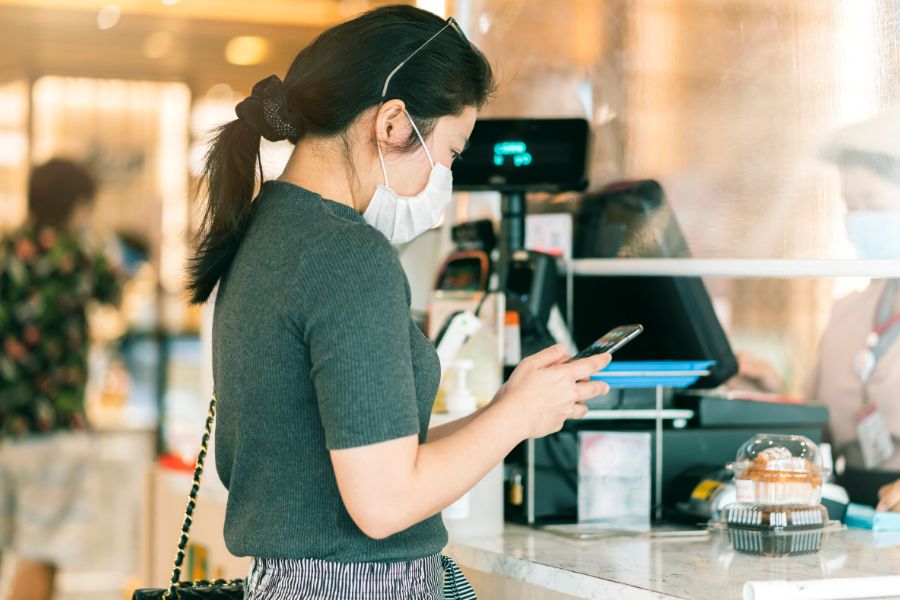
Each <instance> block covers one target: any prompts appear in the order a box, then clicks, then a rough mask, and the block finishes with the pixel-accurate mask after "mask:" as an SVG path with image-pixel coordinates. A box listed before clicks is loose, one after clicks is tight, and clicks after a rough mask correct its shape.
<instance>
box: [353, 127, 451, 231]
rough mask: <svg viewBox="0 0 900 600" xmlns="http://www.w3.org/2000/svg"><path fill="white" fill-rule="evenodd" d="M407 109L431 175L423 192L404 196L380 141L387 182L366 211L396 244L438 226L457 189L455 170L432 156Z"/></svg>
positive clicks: (379, 154)
mask: <svg viewBox="0 0 900 600" xmlns="http://www.w3.org/2000/svg"><path fill="white" fill-rule="evenodd" d="M404 113H405V114H406V118H408V119H409V122H410V124H411V125H412V128H413V131H415V132H416V137H418V138H419V142H420V143H421V144H422V148H423V149H424V150H425V156H427V157H428V163H429V164H430V165H431V175H429V177H428V183H426V184H425V189H423V190H422V191H421V192H419V193H418V194H416V195H415V196H400V195H399V194H397V192H395V191H394V190H392V189H391V187H390V184H389V183H388V175H387V169H386V168H385V166H384V155H383V154H382V153H381V144H377V146H378V159H379V160H380V161H381V172H382V174H383V175H384V185H379V186H378V187H376V188H375V193H374V194H373V195H372V201H371V202H370V203H369V206H368V208H366V211H365V212H364V213H363V218H364V219H365V220H366V222H367V223H369V225H371V226H372V227H374V228H375V229H377V230H378V231H380V232H381V233H383V234H384V235H385V237H387V239H388V240H390V242H391V243H392V244H403V243H406V242H408V241H410V240H412V239H413V238H415V237H418V236H420V235H422V234H423V233H425V232H426V231H428V230H429V229H431V228H432V227H434V226H435V225H436V224H437V222H438V221H440V219H441V215H442V214H443V213H444V209H445V208H446V207H447V204H449V203H450V198H451V195H452V193H453V174H452V173H451V171H450V169H448V168H447V167H445V166H444V165H442V164H440V163H437V162H435V161H434V160H433V159H432V157H431V152H429V151H428V146H427V145H426V144H425V139H424V138H423V137H422V134H421V133H419V128H418V127H416V124H415V123H414V122H413V120H412V117H410V116H409V113H407V112H406V111H405V110H404ZM376 143H377V142H376Z"/></svg>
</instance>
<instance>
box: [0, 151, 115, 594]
mask: <svg viewBox="0 0 900 600" xmlns="http://www.w3.org/2000/svg"><path fill="white" fill-rule="evenodd" d="M95 189H96V186H95V183H94V180H93V178H92V177H91V175H90V174H89V173H88V172H87V171H86V169H85V168H83V167H82V166H80V165H78V164H76V163H74V162H71V161H68V160H62V159H53V160H50V161H49V162H47V163H46V164H44V165H42V166H39V167H37V168H35V169H34V170H33V172H32V174H31V179H30V182H29V188H28V220H27V222H26V223H25V225H24V226H22V227H21V228H19V229H18V230H16V231H14V232H12V233H11V234H9V235H7V236H5V237H4V238H3V239H2V240H0V343H2V344H3V353H2V356H0V550H2V551H4V557H5V556H6V555H7V554H8V553H7V552H6V551H11V552H12V553H13V554H15V556H16V559H17V560H16V565H17V568H16V573H15V575H14V577H13V583H12V588H11V597H12V598H13V600H22V599H26V598H27V599H29V600H31V599H34V600H39V599H47V600H49V599H50V598H51V597H52V594H53V582H54V576H55V574H56V571H57V569H58V568H59V567H60V566H64V565H67V564H69V563H71V562H73V561H75V560H76V559H77V558H79V556H80V555H82V554H83V553H84V549H83V547H82V545H83V543H84V541H85V538H86V537H87V526H88V520H87V502H86V498H85V494H84V492H85V490H84V487H85V482H86V474H87V462H88V458H89V438H88V437H87V435H86V428H87V425H86V420H85V414H84V388H85V382H86V378H87V349H88V326H87V316H86V308H87V306H88V304H89V303H91V302H92V301H99V302H114V301H115V300H116V299H117V296H118V294H119V280H118V276H117V274H116V272H115V270H114V269H113V268H112V267H111V266H110V264H109V263H108V262H107V260H106V259H105V258H104V257H103V256H102V255H101V254H99V253H94V252H92V251H91V250H89V249H88V247H87V244H86V243H85V242H84V241H83V235H82V234H83V232H84V231H85V229H86V226H87V224H88V222H89V219H90V214H91V204H92V200H93V196H94V192H95Z"/></svg>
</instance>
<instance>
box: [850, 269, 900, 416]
mask: <svg viewBox="0 0 900 600" xmlns="http://www.w3.org/2000/svg"><path fill="white" fill-rule="evenodd" d="M897 284H898V280H896V279H889V280H888V281H887V282H885V287H884V291H883V292H882V294H881V300H879V302H878V310H877V312H876V313H875V322H874V324H873V326H872V330H871V331H870V332H869V335H867V336H866V347H865V348H864V349H863V350H860V351H859V352H858V353H857V355H856V359H855V360H854V366H855V367H856V374H857V375H858V376H859V379H860V381H861V382H862V384H863V388H865V387H866V384H867V383H868V382H869V379H870V378H871V377H872V373H873V372H874V371H875V368H876V367H877V366H878V362H879V361H880V360H881V358H882V357H883V356H884V355H885V354H886V353H887V351H888V350H889V349H890V348H891V346H892V345H893V343H894V342H895V341H897V339H898V338H900V313H894V312H892V311H893V310H894V298H895V297H896V295H897ZM865 402H866V403H868V394H866V400H865Z"/></svg>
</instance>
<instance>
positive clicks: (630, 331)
mask: <svg viewBox="0 0 900 600" xmlns="http://www.w3.org/2000/svg"><path fill="white" fill-rule="evenodd" d="M643 331H644V326H643V325H620V326H619V327H616V328H615V329H612V330H610V331H608V332H606V333H605V334H604V335H603V337H601V338H600V339H599V340H597V341H596V342H594V343H593V344H591V345H590V346H588V347H587V348H585V349H584V350H582V351H581V352H579V353H578V354H576V355H575V356H573V357H572V358H571V360H570V361H569V362H572V361H573V360H578V359H581V358H587V357H588V356H594V355H595V354H603V353H604V352H609V353H610V354H612V353H613V352H615V351H616V350H618V349H619V348H621V347H622V346H624V345H625V344H627V343H628V342H630V341H631V340H633V339H634V338H636V337H637V336H639V335H641V332H643Z"/></svg>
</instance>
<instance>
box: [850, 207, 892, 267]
mask: <svg viewBox="0 0 900 600" xmlns="http://www.w3.org/2000/svg"><path fill="white" fill-rule="evenodd" d="M847 237H848V238H849V239H850V243H851V244H853V247H854V248H856V253H857V255H858V256H859V257H860V258H864V259H879V258H881V259H894V260H900V213H897V212H885V211H867V210H854V211H851V212H849V213H847Z"/></svg>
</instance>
